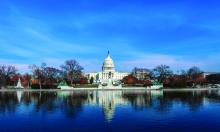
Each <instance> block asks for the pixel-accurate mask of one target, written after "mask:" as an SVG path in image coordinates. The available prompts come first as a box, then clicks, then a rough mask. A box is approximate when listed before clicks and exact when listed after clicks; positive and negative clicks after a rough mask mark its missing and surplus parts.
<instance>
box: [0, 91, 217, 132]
mask: <svg viewBox="0 0 220 132" xmlns="http://www.w3.org/2000/svg"><path fill="white" fill-rule="evenodd" d="M219 112H220V91H218V90H212V91H184V92H165V91H164V92H163V91H152V92H150V91H137V90H136V91H130V90H129V91H75V92H73V91H71V92H68V91H59V92H21V91H20V92H18V91H17V92H0V131H1V132H4V131H7V132H10V131H13V132H15V131H16V132H19V131H27V132H30V131H51V132H55V131H63V132H64V131H77V132H78V131H95V132H98V131H211V130H215V131H220V125H219V124H220V114H219Z"/></svg>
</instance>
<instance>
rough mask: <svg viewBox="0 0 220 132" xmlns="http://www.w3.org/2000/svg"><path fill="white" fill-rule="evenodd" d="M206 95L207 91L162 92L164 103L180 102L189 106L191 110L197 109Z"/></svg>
mask: <svg viewBox="0 0 220 132" xmlns="http://www.w3.org/2000/svg"><path fill="white" fill-rule="evenodd" d="M206 96H207V91H202V92H201V91H184V92H183V91H181V92H164V97H163V100H164V103H167V102H168V103H171V104H174V103H181V104H182V105H186V106H188V107H189V108H190V110H191V111H196V110H198V109H199V108H200V107H201V106H202V105H203V102H204V98H205V97H206Z"/></svg>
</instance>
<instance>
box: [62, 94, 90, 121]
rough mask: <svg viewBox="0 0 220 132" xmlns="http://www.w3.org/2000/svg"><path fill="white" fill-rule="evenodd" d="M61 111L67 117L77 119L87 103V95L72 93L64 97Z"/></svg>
mask: <svg viewBox="0 0 220 132" xmlns="http://www.w3.org/2000/svg"><path fill="white" fill-rule="evenodd" d="M61 98H62V102H61V109H62V110H63V111H64V113H65V114H66V115H67V117H75V116H76V115H77V114H78V113H79V112H81V111H82V105H83V104H84V103H85V102H86V101H87V99H88V94H87V93H76V92H72V93H70V94H69V95H67V96H62V97H61Z"/></svg>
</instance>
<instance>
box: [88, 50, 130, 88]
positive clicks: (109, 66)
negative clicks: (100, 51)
mask: <svg viewBox="0 0 220 132" xmlns="http://www.w3.org/2000/svg"><path fill="white" fill-rule="evenodd" d="M128 75H129V73H126V72H117V71H116V70H115V65H114V62H113V60H112V58H111V56H110V53H109V52H108V55H107V57H106V58H105V60H104V62H103V65H102V71H101V72H94V73H89V74H88V75H87V76H88V78H89V79H91V78H93V79H94V82H95V83H101V84H104V83H109V82H112V83H114V82H118V81H120V80H122V79H123V78H124V77H125V76H128Z"/></svg>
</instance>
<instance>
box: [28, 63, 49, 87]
mask: <svg viewBox="0 0 220 132" xmlns="http://www.w3.org/2000/svg"><path fill="white" fill-rule="evenodd" d="M45 66H46V63H42V64H41V66H40V67H39V66H37V65H31V66H29V68H30V69H32V73H33V77H34V78H35V79H37V80H38V83H39V86H40V89H42V81H43V80H44V78H45V76H44V72H43V69H44V67H45Z"/></svg>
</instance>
